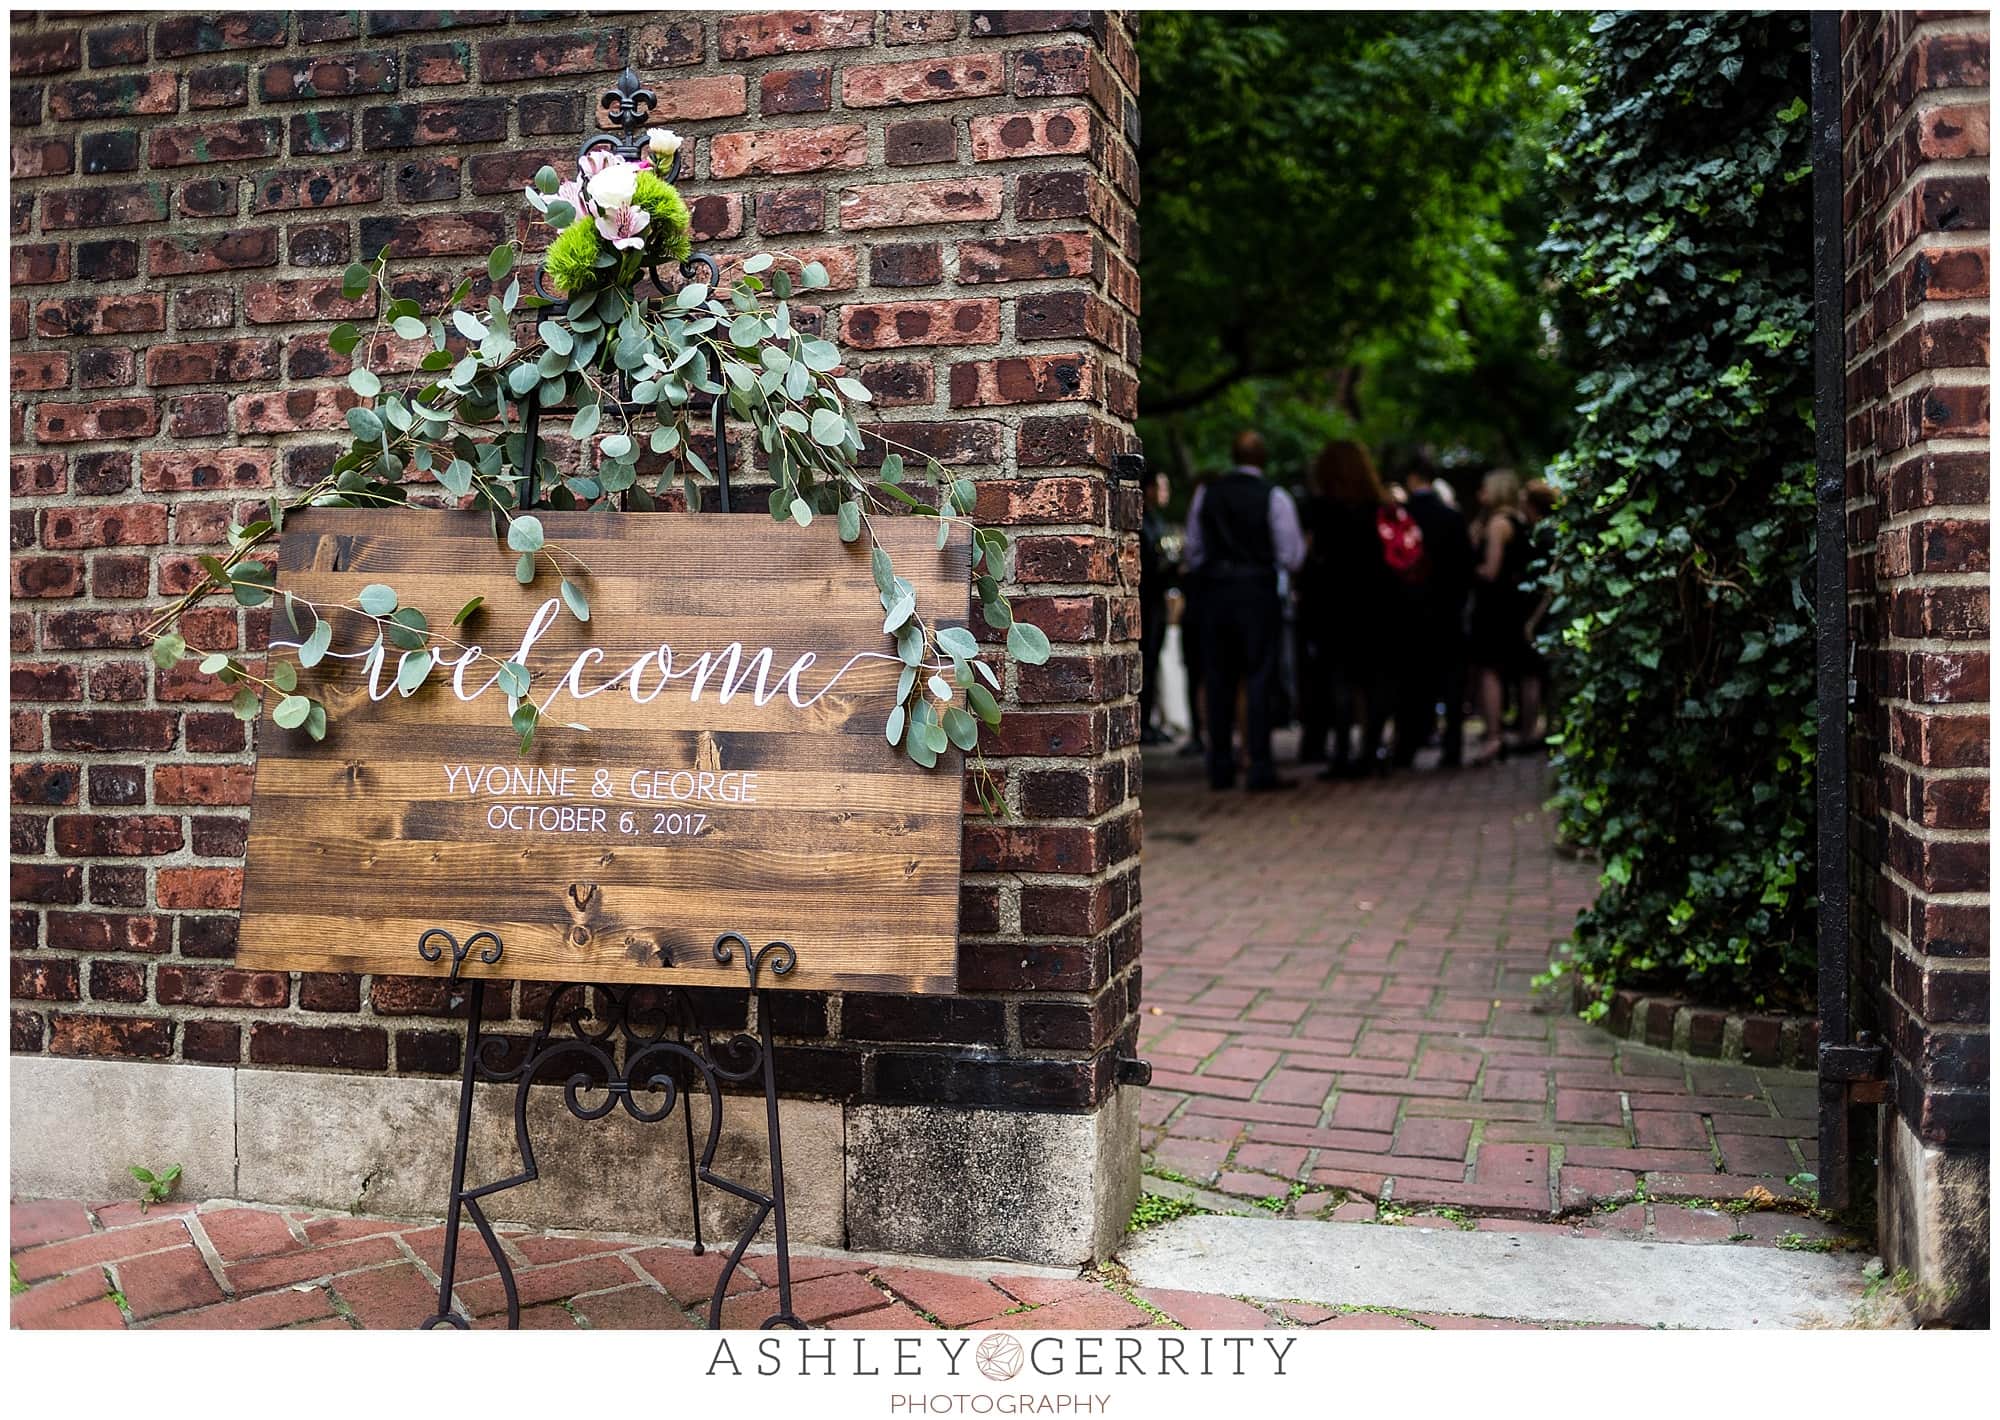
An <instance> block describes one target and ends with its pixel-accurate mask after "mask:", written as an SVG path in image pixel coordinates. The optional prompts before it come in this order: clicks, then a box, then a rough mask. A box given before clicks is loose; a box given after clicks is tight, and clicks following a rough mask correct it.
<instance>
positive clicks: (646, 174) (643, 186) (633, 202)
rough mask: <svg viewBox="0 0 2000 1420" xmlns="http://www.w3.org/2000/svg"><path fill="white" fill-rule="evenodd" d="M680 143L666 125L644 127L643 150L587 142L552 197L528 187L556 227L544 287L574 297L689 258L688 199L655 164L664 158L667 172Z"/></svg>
mask: <svg viewBox="0 0 2000 1420" xmlns="http://www.w3.org/2000/svg"><path fill="white" fill-rule="evenodd" d="M680 146H681V140H680V135H679V134H677V133H675V132H674V131H673V130H672V129H667V128H653V129H649V130H647V133H646V153H645V155H644V156H641V157H639V158H637V159H629V158H626V157H623V156H622V155H620V154H619V153H618V152H617V151H616V150H615V149H613V148H609V147H605V148H593V149H591V150H590V151H589V152H587V153H585V154H584V155H583V157H582V158H581V159H579V160H578V162H577V174H576V176H575V177H573V178H571V179H570V180H569V181H568V182H565V183H562V184H560V185H558V186H557V188H556V190H555V195H554V196H553V197H546V196H544V195H543V194H542V193H540V192H538V191H536V190H535V189H533V188H530V189H529V190H528V200H529V201H530V202H531V203H533V204H534V205H535V206H536V207H537V208H538V209H539V210H540V211H541V213H542V215H543V216H545V217H547V218H548V220H549V224H550V225H551V226H554V227H557V228H560V229H561V233H562V234H561V235H560V236H558V237H557V238H556V239H555V241H554V242H553V243H552V244H551V245H550V247H549V250H548V255H547V257H546V258H545V259H544V262H543V268H544V270H545V271H546V272H547V274H548V281H549V285H550V286H552V287H554V288H555V289H556V290H557V291H560V292H561V293H562V294H563V295H565V296H576V295H581V294H582V293H583V292H585V291H588V290H590V289H592V288H593V287H597V286H605V285H629V284H631V282H632V281H633V280H634V279H635V278H636V277H637V276H638V275H639V273H640V271H641V270H642V269H651V268H653V267H657V266H661V265H664V264H665V263H666V262H668V261H669V260H671V261H673V262H674V263H676V264H678V263H680V262H683V261H686V260H687V259H688V255H689V252H690V250H691V246H690V237H689V230H690V225H691V224H690V221H689V218H688V209H687V203H685V202H683V201H682V200H681V195H680V193H679V191H677V190H676V189H675V188H674V186H673V184H672V183H671V182H670V181H668V180H667V178H663V177H662V176H660V173H659V171H658V170H657V169H656V168H655V166H654V162H655V161H657V162H660V163H664V164H666V165H667V169H666V171H667V172H668V173H669V174H671V173H672V171H673V162H674V158H675V156H676V155H677V154H678V153H679V152H680ZM613 268H616V270H615V273H614V272H613Z"/></svg>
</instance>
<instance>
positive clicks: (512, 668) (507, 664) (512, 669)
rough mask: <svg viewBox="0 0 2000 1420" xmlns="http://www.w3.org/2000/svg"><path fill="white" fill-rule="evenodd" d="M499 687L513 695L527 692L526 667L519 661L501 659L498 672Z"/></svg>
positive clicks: (521, 694) (517, 695) (516, 695)
mask: <svg viewBox="0 0 2000 1420" xmlns="http://www.w3.org/2000/svg"><path fill="white" fill-rule="evenodd" d="M499 685H500V689H501V690H502V691H503V692H504V693H506V694H508V695H512V696H515V697H519V696H523V695H526V694H527V693H528V668H527V667H526V666H524V665H522V664H521V663H520V662H519V661H502V662H501V663H500V673H499Z"/></svg>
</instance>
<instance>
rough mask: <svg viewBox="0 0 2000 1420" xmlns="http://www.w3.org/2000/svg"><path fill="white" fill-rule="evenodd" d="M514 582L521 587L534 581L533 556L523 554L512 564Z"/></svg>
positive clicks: (526, 553)
mask: <svg viewBox="0 0 2000 1420" xmlns="http://www.w3.org/2000/svg"><path fill="white" fill-rule="evenodd" d="M514 580H515V581H517V582H519V583H520V584H521V585H522V586H524V587H525V586H527V585H528V583H530V582H532V581H534V580H535V554H534V553H532V552H524V553H522V554H521V556H520V557H519V559H518V560H516V561H515V563H514Z"/></svg>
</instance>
